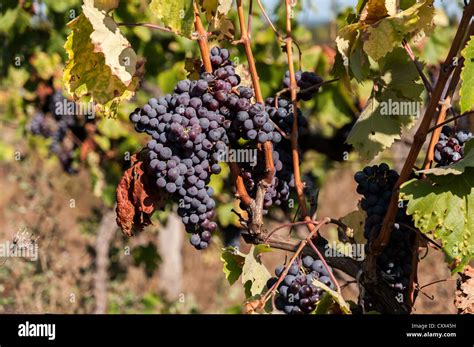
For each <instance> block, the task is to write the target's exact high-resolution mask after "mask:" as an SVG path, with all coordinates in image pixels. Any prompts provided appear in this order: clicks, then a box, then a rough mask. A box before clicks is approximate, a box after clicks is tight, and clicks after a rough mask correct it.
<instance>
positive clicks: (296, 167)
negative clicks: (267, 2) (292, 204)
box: [285, 0, 315, 233]
mask: <svg viewBox="0 0 474 347" xmlns="http://www.w3.org/2000/svg"><path fill="white" fill-rule="evenodd" d="M285 4H286V36H287V38H286V53H287V58H288V70H289V73H290V95H291V102H292V105H293V126H292V129H291V152H292V158H293V172H294V180H295V188H296V193H297V194H298V202H299V205H300V208H301V217H302V219H303V220H305V221H308V222H310V221H311V218H310V217H309V216H308V210H307V207H306V200H305V196H304V191H303V182H302V181H301V174H300V160H299V153H298V102H297V100H296V92H297V89H298V87H297V85H296V78H295V68H294V65H293V43H292V41H293V39H292V35H291V11H292V6H291V1H290V0H285ZM306 225H307V227H308V230H309V231H310V233H312V232H313V231H314V230H315V228H314V225H313V224H310V223H308V224H306Z"/></svg>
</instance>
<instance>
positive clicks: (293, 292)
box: [267, 255, 334, 314]
mask: <svg viewBox="0 0 474 347" xmlns="http://www.w3.org/2000/svg"><path fill="white" fill-rule="evenodd" d="M283 269H284V267H283V266H279V267H277V268H276V269H275V275H276V276H277V277H272V278H270V279H269V281H268V283H267V288H271V287H272V286H273V285H274V284H275V283H276V281H277V280H278V278H279V277H280V276H281V274H282V272H283ZM329 270H330V271H332V270H331V269H329ZM314 280H318V281H319V282H321V283H323V284H325V285H326V286H328V287H329V288H330V289H334V283H333V282H332V281H331V278H330V277H329V273H328V271H327V270H326V268H325V267H324V265H323V262H322V261H321V260H319V259H317V260H315V259H314V258H313V257H311V256H309V255H308V256H305V257H304V258H303V259H302V261H300V262H294V263H293V264H291V266H290V268H289V270H288V274H287V275H286V276H285V278H284V279H283V281H282V282H281V284H280V285H279V287H278V292H277V294H276V299H275V306H276V308H277V309H278V310H280V311H283V312H284V313H286V314H308V313H311V312H312V311H314V309H315V308H316V305H317V303H318V301H319V300H320V298H321V296H322V294H323V293H324V291H323V289H321V288H320V287H316V286H315V285H314V284H313V281H314Z"/></svg>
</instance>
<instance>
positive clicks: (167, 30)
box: [117, 23, 174, 34]
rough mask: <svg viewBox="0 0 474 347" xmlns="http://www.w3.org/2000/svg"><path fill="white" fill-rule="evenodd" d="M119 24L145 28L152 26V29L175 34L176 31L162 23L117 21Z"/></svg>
mask: <svg viewBox="0 0 474 347" xmlns="http://www.w3.org/2000/svg"><path fill="white" fill-rule="evenodd" d="M117 25H118V26H126V27H145V28H150V29H155V30H159V31H163V32H165V33H170V34H174V31H173V30H171V29H168V28H166V27H163V26H160V25H156V24H151V23H117Z"/></svg>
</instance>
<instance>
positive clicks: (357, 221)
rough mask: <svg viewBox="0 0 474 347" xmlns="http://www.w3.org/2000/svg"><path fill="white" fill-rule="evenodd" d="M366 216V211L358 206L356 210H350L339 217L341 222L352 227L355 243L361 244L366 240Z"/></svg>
mask: <svg viewBox="0 0 474 347" xmlns="http://www.w3.org/2000/svg"><path fill="white" fill-rule="evenodd" d="M366 218H367V213H366V212H365V211H364V210H362V209H361V208H360V207H359V209H358V210H355V211H352V212H350V213H349V214H347V215H345V216H344V217H342V218H341V222H343V223H344V224H345V225H347V226H348V227H350V228H351V229H352V233H353V235H352V238H354V240H355V242H356V244H363V243H365V242H366V240H365V237H364V224H365V219H366Z"/></svg>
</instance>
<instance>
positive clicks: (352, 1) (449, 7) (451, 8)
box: [262, 0, 462, 23]
mask: <svg viewBox="0 0 474 347" xmlns="http://www.w3.org/2000/svg"><path fill="white" fill-rule="evenodd" d="M299 1H301V2H302V4H303V6H304V11H302V13H300V16H299V19H300V20H301V21H302V22H306V23H324V22H327V21H329V20H330V19H331V18H332V17H333V14H332V10H331V4H332V3H336V4H337V5H336V7H339V8H345V7H347V6H352V7H354V6H355V5H356V4H357V0H334V1H332V0H299ZM262 2H263V3H264V4H265V6H266V7H267V8H268V10H269V12H270V9H273V8H274V6H275V5H277V4H280V3H284V0H262ZM457 3H462V0H435V6H436V7H442V8H445V9H446V11H447V13H448V15H457V16H459V14H460V13H461V11H460V10H459V6H458V5H457Z"/></svg>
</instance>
